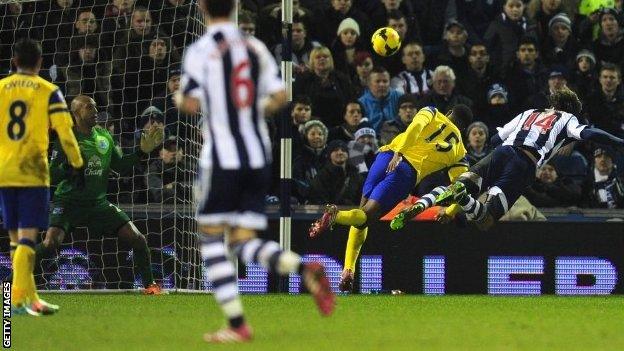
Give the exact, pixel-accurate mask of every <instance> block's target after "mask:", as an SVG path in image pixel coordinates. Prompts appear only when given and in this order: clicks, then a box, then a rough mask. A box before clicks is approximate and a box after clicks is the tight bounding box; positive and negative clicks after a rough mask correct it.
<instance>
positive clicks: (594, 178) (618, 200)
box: [583, 147, 624, 208]
mask: <svg viewBox="0 0 624 351" xmlns="http://www.w3.org/2000/svg"><path fill="white" fill-rule="evenodd" d="M614 156H615V152H614V151H613V149H611V148H609V147H598V148H596V149H594V162H593V165H592V168H591V169H590V170H589V173H588V175H587V179H586V180H585V182H584V183H583V205H584V206H587V207H591V208H622V207H624V181H623V180H622V178H621V177H618V176H617V169H616V167H615V164H614V163H613V158H614Z"/></svg>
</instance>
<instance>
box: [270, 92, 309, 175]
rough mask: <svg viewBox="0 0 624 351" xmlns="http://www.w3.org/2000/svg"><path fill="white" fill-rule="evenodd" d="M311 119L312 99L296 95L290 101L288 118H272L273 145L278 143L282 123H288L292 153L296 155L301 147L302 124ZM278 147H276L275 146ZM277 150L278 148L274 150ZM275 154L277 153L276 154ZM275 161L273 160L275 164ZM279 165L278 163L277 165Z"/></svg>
mask: <svg viewBox="0 0 624 351" xmlns="http://www.w3.org/2000/svg"><path fill="white" fill-rule="evenodd" d="M310 119H312V101H311V100H310V98H309V97H308V96H306V95H298V96H296V97H295V99H293V101H292V102H291V103H290V119H288V120H286V119H283V118H273V119H270V120H269V121H274V123H275V124H274V126H273V128H274V132H273V133H272V134H273V145H279V143H280V141H279V139H280V137H279V136H280V135H281V132H280V129H281V128H282V123H288V124H289V126H290V133H291V138H292V153H293V155H298V154H299V153H300V152H301V149H303V126H304V125H305V124H306V123H307V122H308V121H309V120H310ZM275 149H278V148H275ZM276 151H278V150H276ZM276 156H277V155H276ZM275 163H276V162H274V164H275ZM278 166H279V165H278Z"/></svg>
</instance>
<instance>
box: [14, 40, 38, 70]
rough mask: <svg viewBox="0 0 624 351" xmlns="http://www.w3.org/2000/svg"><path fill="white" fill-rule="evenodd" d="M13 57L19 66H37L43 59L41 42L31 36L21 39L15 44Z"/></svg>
mask: <svg viewBox="0 0 624 351" xmlns="http://www.w3.org/2000/svg"><path fill="white" fill-rule="evenodd" d="M13 58H15V60H16V61H17V66H18V68H26V69H28V68H30V69H32V68H35V67H37V64H38V63H39V60H40V59H41V44H39V42H37V41H34V40H32V39H30V38H23V39H20V40H18V41H17V42H16V43H15V45H14V46H13Z"/></svg>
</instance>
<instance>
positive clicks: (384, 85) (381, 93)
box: [359, 67, 401, 131]
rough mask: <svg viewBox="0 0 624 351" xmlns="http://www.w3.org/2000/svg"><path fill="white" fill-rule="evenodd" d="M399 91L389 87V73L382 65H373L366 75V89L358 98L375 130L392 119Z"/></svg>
mask: <svg viewBox="0 0 624 351" xmlns="http://www.w3.org/2000/svg"><path fill="white" fill-rule="evenodd" d="M400 96H401V93H399V92H398V91H396V90H394V89H391V88H390V74H389V73H388V71H386V69H385V68H383V67H375V68H373V71H372V72H371V73H370V75H369V76H368V90H366V91H365V92H364V94H363V95H362V96H361V97H360V98H359V101H360V102H361V103H362V105H364V114H365V115H366V117H367V118H368V121H369V122H370V124H371V125H372V127H373V129H375V131H378V130H380V129H381V125H382V124H383V122H384V121H390V120H392V119H394V116H396V114H397V112H398V111H397V110H398V106H397V103H398V100H399V97H400Z"/></svg>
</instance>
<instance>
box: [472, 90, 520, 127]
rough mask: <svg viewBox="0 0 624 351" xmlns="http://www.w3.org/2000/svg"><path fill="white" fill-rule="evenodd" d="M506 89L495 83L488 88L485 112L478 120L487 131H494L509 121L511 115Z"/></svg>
mask: <svg viewBox="0 0 624 351" xmlns="http://www.w3.org/2000/svg"><path fill="white" fill-rule="evenodd" d="M507 97H508V94H507V89H505V87H504V86H503V85H502V84H499V83H496V84H493V85H492V86H490V89H489V90H488V92H487V102H488V105H487V107H486V111H485V113H484V114H483V115H482V116H479V119H480V120H481V121H482V122H483V123H485V125H486V126H487V127H488V130H496V127H502V126H504V125H505V124H506V123H507V122H509V121H511V119H512V117H513V114H512V113H511V108H510V106H509V100H508V98H507Z"/></svg>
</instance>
